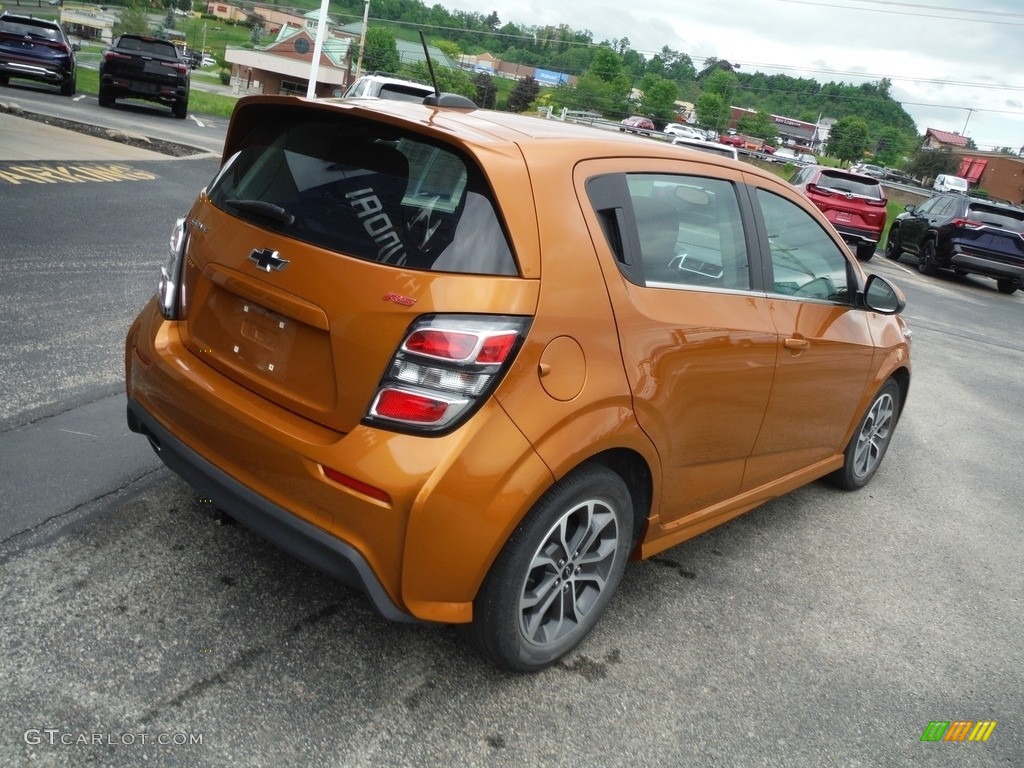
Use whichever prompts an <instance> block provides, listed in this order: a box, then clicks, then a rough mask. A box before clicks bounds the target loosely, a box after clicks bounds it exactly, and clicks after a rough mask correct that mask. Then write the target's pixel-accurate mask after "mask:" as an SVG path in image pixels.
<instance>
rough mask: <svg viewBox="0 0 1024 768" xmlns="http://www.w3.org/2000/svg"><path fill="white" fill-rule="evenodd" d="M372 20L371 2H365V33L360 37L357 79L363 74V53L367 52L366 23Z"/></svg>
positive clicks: (368, 0) (365, 0) (366, 0)
mask: <svg viewBox="0 0 1024 768" xmlns="http://www.w3.org/2000/svg"><path fill="white" fill-rule="evenodd" d="M369 18H370V0H364V2H363V32H362V34H361V35H359V59H358V60H357V61H356V75H355V76H356V77H357V78H358V77H359V76H360V75H362V74H363V51H364V50H366V22H367V20H368V19H369Z"/></svg>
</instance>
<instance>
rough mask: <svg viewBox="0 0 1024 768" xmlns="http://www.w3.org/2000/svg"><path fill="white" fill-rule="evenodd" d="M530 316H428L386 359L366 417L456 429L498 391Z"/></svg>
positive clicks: (425, 428) (410, 426)
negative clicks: (387, 360) (382, 373)
mask: <svg viewBox="0 0 1024 768" xmlns="http://www.w3.org/2000/svg"><path fill="white" fill-rule="evenodd" d="M528 327H529V318H526V317H514V316H507V315H429V316H427V317H423V318H420V319H419V320H417V321H416V322H415V323H413V325H412V326H411V327H410V328H409V331H408V332H407V333H406V336H405V339H403V341H402V344H401V345H400V347H399V349H398V351H397V352H395V354H394V356H393V357H392V358H391V361H390V363H388V367H387V370H386V371H385V373H384V376H383V377H382V378H381V381H380V384H379V385H378V387H377V393H376V394H375V395H374V398H373V402H372V403H371V405H370V410H369V412H368V413H367V415H366V421H367V422H369V423H374V424H381V425H386V426H392V427H397V428H402V429H407V430H412V431H416V432H428V433H440V432H442V431H446V430H449V429H453V428H455V427H456V426H457V425H458V424H459V423H460V422H461V421H462V420H464V419H465V418H467V417H468V416H469V415H470V414H471V413H472V412H473V411H474V410H475V409H476V408H477V406H479V405H480V404H481V403H483V401H484V400H485V399H486V398H487V397H488V396H489V395H490V394H491V392H493V391H494V388H495V387H496V386H497V384H498V382H499V381H500V380H501V377H502V376H503V375H504V374H505V372H506V371H507V370H508V368H509V366H510V365H511V363H512V360H513V359H514V357H515V353H516V351H517V350H518V349H519V346H520V344H521V343H522V341H523V339H524V338H525V337H526V330H527V328H528Z"/></svg>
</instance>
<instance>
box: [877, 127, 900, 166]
mask: <svg viewBox="0 0 1024 768" xmlns="http://www.w3.org/2000/svg"><path fill="white" fill-rule="evenodd" d="M907 146H908V143H907V139H906V137H905V136H904V135H903V132H902V131H900V130H899V129H898V128H894V127H892V126H889V127H887V128H884V129H883V130H882V133H881V135H880V136H879V137H878V143H877V144H876V145H875V161H876V162H878V163H879V164H880V165H888V166H895V165H899V163H900V162H901V161H902V160H903V156H904V155H905V154H906V151H907Z"/></svg>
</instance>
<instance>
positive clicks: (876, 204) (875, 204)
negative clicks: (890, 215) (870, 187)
mask: <svg viewBox="0 0 1024 768" xmlns="http://www.w3.org/2000/svg"><path fill="white" fill-rule="evenodd" d="M867 204H868V205H870V206H873V207H875V208H885V205H886V201H885V200H868V201H867Z"/></svg>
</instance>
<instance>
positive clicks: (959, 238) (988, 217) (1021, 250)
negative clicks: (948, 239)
mask: <svg viewBox="0 0 1024 768" xmlns="http://www.w3.org/2000/svg"><path fill="white" fill-rule="evenodd" d="M952 224H953V226H954V227H955V230H954V231H955V235H954V240H955V243H956V245H958V246H959V248H960V250H961V251H962V252H964V253H968V254H972V255H980V256H984V257H985V258H987V259H990V260H992V261H998V262H1002V263H1004V264H1009V265H1013V266H1017V267H1024V210H1021V209H1014V208H1009V207H1005V206H997V205H990V204H987V203H984V202H972V203H971V204H970V205H969V206H968V208H967V212H966V214H965V215H964V216H963V217H962V218H960V219H956V220H955V221H953V222H952Z"/></svg>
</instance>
